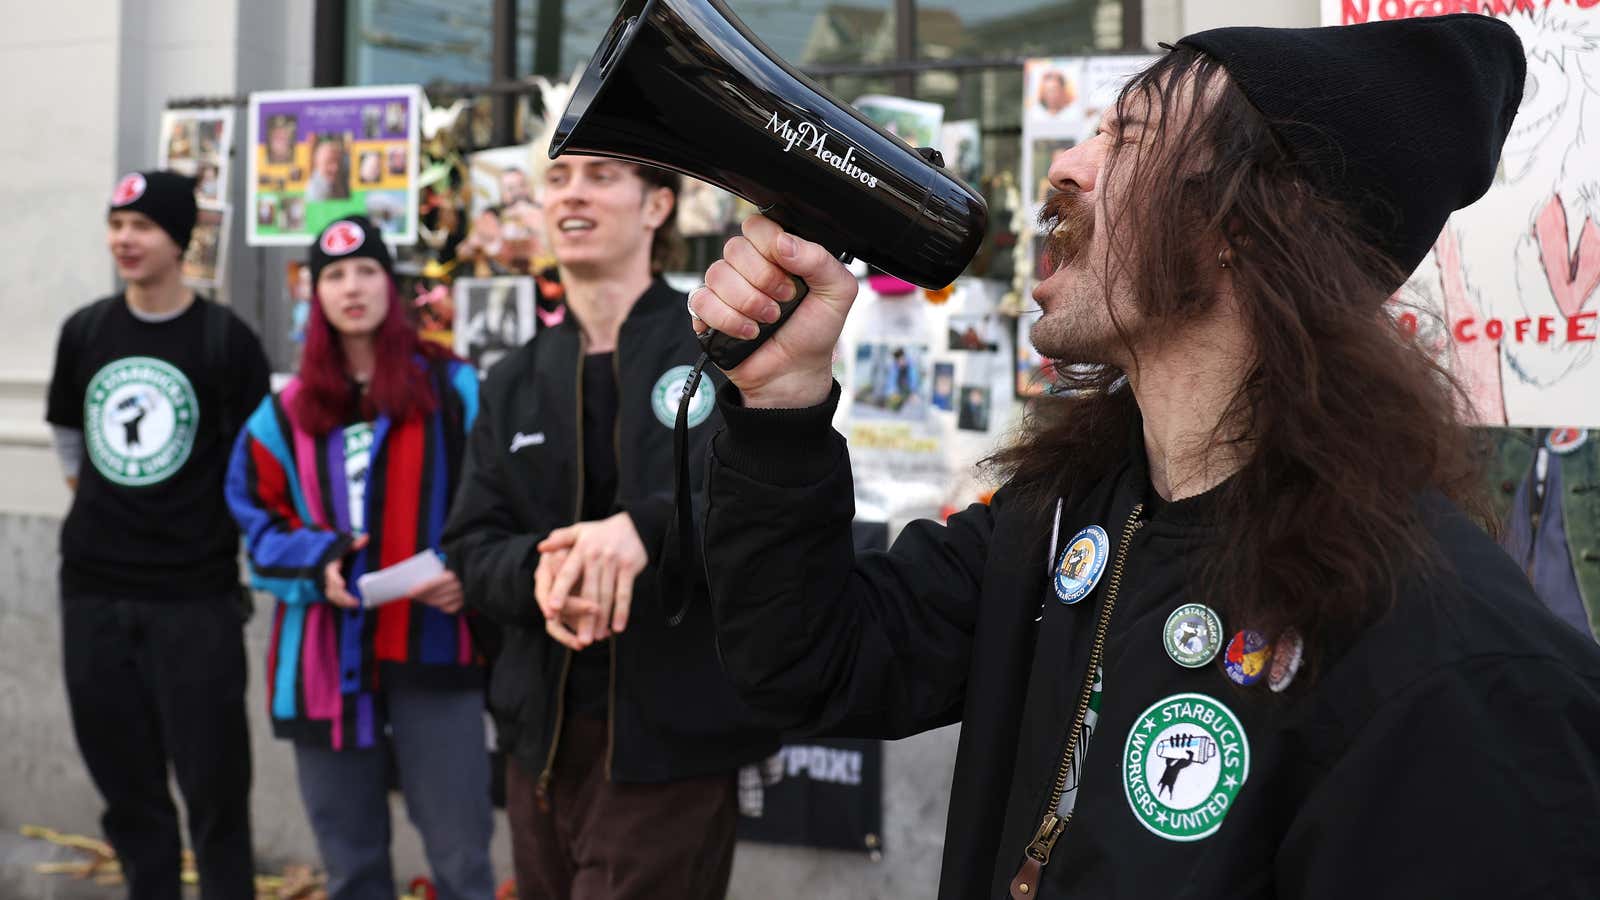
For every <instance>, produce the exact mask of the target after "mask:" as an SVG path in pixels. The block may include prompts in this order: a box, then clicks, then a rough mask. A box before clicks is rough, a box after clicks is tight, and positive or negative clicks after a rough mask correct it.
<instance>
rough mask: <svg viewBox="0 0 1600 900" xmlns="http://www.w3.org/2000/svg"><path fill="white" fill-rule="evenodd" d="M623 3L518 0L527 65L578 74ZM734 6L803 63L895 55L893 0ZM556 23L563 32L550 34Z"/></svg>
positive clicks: (521, 54) (734, 0)
mask: <svg viewBox="0 0 1600 900" xmlns="http://www.w3.org/2000/svg"><path fill="white" fill-rule="evenodd" d="M616 6H617V3H616V0H517V35H518V58H519V60H520V68H521V70H522V71H523V72H529V73H540V74H546V75H554V76H558V77H561V78H565V77H567V76H568V75H570V74H571V73H572V72H573V71H574V70H576V69H577V68H578V67H579V66H581V65H584V64H585V63H586V62H587V61H588V57H589V54H590V53H593V52H594V48H595V46H596V45H597V44H599V43H600V37H601V35H602V34H603V33H604V31H605V28H606V26H607V25H609V24H610V23H611V19H612V17H613V16H614V15H615V14H616ZM728 6H729V7H730V8H731V9H732V10H733V11H734V14H735V15H737V16H738V17H739V19H740V20H741V21H743V22H744V23H745V25H747V26H749V28H750V30H751V31H753V32H755V33H756V36H757V37H759V38H761V40H762V41H763V42H765V43H766V44H767V46H769V47H771V48H772V49H773V50H774V51H775V52H776V53H777V54H778V55H779V56H781V57H783V58H784V59H785V60H787V61H788V62H790V63H792V64H794V65H797V66H810V65H822V64H827V63H862V62H890V61H892V60H893V59H894V8H893V6H891V5H890V4H889V2H888V0H878V2H876V3H858V4H840V3H830V2H827V0H778V2H773V0H729V3H728ZM552 28H553V29H555V32H556V33H557V34H559V39H553V38H551V37H550V36H549V35H550V30H551V29H552Z"/></svg>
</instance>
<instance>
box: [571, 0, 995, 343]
mask: <svg viewBox="0 0 1600 900" xmlns="http://www.w3.org/2000/svg"><path fill="white" fill-rule="evenodd" d="M563 153H574V154H587V155H596V156H610V157H615V158H618V159H624V160H629V161H632V162H638V163H644V164H646V165H653V166H661V167H664V168H668V169H673V170H675V171H678V172H682V173H684V174H686V175H689V176H691V177H693V178H698V179H700V180H701V181H705V182H709V183H711V184H714V185H716V186H718V187H720V188H723V189H724V190H727V191H730V192H732V193H734V194H738V195H739V196H741V197H744V198H745V199H746V200H749V201H750V202H751V203H753V204H755V205H756V206H757V207H758V208H759V209H760V210H761V211H762V213H764V214H765V215H766V216H768V217H769V218H771V219H772V220H774V221H776V222H777V223H778V224H780V225H782V226H783V227H784V228H785V229H787V230H789V231H791V232H793V233H795V234H797V235H799V236H801V237H804V238H806V239H807V240H811V241H815V242H817V243H819V244H821V245H823V246H824V247H827V248H828V249H829V250H831V251H832V252H834V253H835V254H839V255H848V256H853V257H858V258H860V259H864V260H867V261H868V262H871V263H872V264H873V265H875V266H877V267H878V268H880V269H882V270H884V271H885V272H888V273H890V274H892V275H896V276H899V277H900V278H903V279H905V280H907V281H910V282H912V283H914V284H918V285H921V286H923V287H930V288H940V287H944V286H945V285H948V284H949V283H950V282H952V281H954V280H955V278H956V276H958V275H960V274H961V272H962V271H963V270H964V269H966V267H967V264H968V263H969V262H970V261H971V260H972V257H973V255H974V254H976V253H977V250H978V245H979V243H980V242H981V241H982V239H983V234H984V227H985V224H986V222H987V219H988V209H987V207H986V206H985V205H984V202H983V198H982V197H980V196H979V195H978V194H977V193H976V192H975V191H973V190H972V189H971V188H970V187H968V186H967V185H965V184H962V183H961V182H960V181H959V180H957V179H956V178H954V177H953V176H951V175H950V174H948V173H946V172H945V171H944V170H943V169H942V168H940V167H939V166H938V165H936V164H934V162H930V160H929V158H925V157H924V156H923V155H922V153H919V151H917V150H914V149H912V148H911V147H909V146H907V145H906V144H905V143H904V142H902V141H901V140H900V139H899V138H896V137H894V136H893V135H891V134H889V133H888V132H886V131H884V130H883V129H881V128H879V127H878V126H877V125H876V124H874V123H873V122H871V121H870V120H868V119H867V118H865V117H864V116H862V115H861V114H860V113H858V112H856V111H855V110H854V109H852V108H850V107H849V106H848V105H846V104H843V103H840V102H839V101H838V100H836V99H834V98H833V97H832V96H830V95H829V94H828V93H827V92H826V91H824V90H823V89H822V88H821V87H819V86H817V85H816V84H814V83H812V82H811V81H810V80H809V79H807V78H806V77H805V76H804V75H801V74H800V73H799V72H796V71H795V70H794V69H792V68H791V67H790V66H789V65H788V64H787V63H785V62H784V61H783V60H782V59H780V58H779V57H778V56H777V55H776V54H774V53H773V52H772V51H771V50H770V49H768V48H767V46H766V45H765V44H763V43H762V42H761V41H760V39H758V38H757V37H755V35H753V34H751V33H750V31H749V29H748V28H746V27H745V26H744V24H743V23H742V22H740V21H739V20H738V18H737V17H736V16H735V15H734V14H733V13H732V12H730V11H729V10H728V8H727V7H726V6H724V5H723V4H722V2H721V0H627V2H626V3H624V4H623V6H622V9H621V10H620V11H619V12H618V13H617V16H616V19H615V20H614V21H613V22H612V23H611V26H610V28H608V29H607V30H606V34H605V36H604V38H602V40H601V43H600V46H599V48H598V49H597V50H596V52H595V55H594V57H593V58H592V59H591V60H590V62H589V66H588V68H587V70H585V72H584V73H583V76H582V78H580V79H579V82H578V84H577V86H576V87H575V88H574V89H573V92H572V100H571V103H570V104H569V105H568V106H567V109H566V112H565V114H564V115H563V116H562V118H561V121H560V123H559V124H558V125H557V128H556V132H555V137H554V139H553V140H552V141H551V143H550V155H551V157H555V156H558V155H560V154H563ZM928 155H929V157H931V158H932V159H934V160H937V155H936V154H933V153H931V152H929V153H928ZM797 287H798V288H799V291H798V295H797V296H796V298H795V299H794V300H792V301H789V302H787V303H784V304H781V307H782V314H781V316H780V318H779V319H778V321H777V322H775V323H773V324H770V325H761V326H760V328H761V331H760V334H759V335H758V336H757V337H756V338H754V339H752V340H748V341H743V340H737V339H734V338H730V337H728V336H726V335H721V334H716V333H714V332H708V333H707V337H708V340H707V341H706V350H707V353H708V354H709V355H710V356H711V359H712V361H713V362H715V363H716V364H717V365H718V366H720V367H722V368H724V369H729V368H732V367H734V366H736V365H738V364H739V363H740V362H742V361H743V360H744V359H745V358H746V357H747V356H749V355H750V353H752V352H754V351H755V349H756V347H758V346H760V345H761V343H762V342H763V341H765V340H766V339H767V337H769V336H770V335H771V334H772V333H773V332H774V331H776V330H777V329H778V328H779V327H781V326H782V324H783V323H784V322H785V321H787V320H788V317H789V315H790V314H791V313H792V312H793V310H794V309H795V307H796V306H797V305H798V304H799V302H800V299H801V298H802V297H804V295H805V289H804V285H797Z"/></svg>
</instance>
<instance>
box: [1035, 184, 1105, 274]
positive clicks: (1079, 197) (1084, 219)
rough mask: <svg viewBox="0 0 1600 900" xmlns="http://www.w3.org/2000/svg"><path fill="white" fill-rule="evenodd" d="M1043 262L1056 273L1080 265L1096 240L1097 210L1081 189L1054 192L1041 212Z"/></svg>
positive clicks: (1046, 198) (1045, 201) (1040, 226)
mask: <svg viewBox="0 0 1600 900" xmlns="http://www.w3.org/2000/svg"><path fill="white" fill-rule="evenodd" d="M1039 230H1040V231H1042V232H1043V234H1044V261H1045V265H1046V267H1047V268H1048V269H1049V270H1050V271H1051V272H1055V271H1057V270H1058V269H1060V268H1062V267H1063V266H1068V265H1071V264H1073V263H1075V262H1077V261H1078V260H1079V259H1080V258H1081V257H1082V256H1083V254H1084V251H1086V250H1088V249H1089V240H1090V239H1091V238H1093V237H1094V207H1093V206H1091V205H1090V204H1089V201H1087V200H1085V199H1084V198H1083V192H1082V191H1078V190H1065V191H1051V192H1050V194H1049V196H1047V197H1045V199H1044V205H1043V207H1042V208H1041V209H1040V210H1039Z"/></svg>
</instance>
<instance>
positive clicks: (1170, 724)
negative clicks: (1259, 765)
mask: <svg viewBox="0 0 1600 900" xmlns="http://www.w3.org/2000/svg"><path fill="white" fill-rule="evenodd" d="M1249 776H1250V740H1249V738H1248V737H1247V736H1246V735H1245V733H1244V726H1243V725H1241V724H1240V722H1239V717H1238V716H1236V715H1234V714H1233V710H1231V709H1229V708H1228V707H1227V705H1226V704H1224V703H1222V701H1220V700H1217V699H1216V698H1214V697H1208V696H1206V695H1205V694H1173V695H1172V696H1170V697H1168V698H1166V699H1164V700H1158V701H1156V702H1155V703H1153V704H1151V705H1150V707H1149V708H1148V709H1146V710H1145V711H1144V712H1143V713H1141V714H1140V715H1139V718H1138V719H1136V720H1135V721H1134V723H1133V727H1132V728H1131V729H1129V731H1128V740H1127V743H1125V744H1124V745H1123V748H1122V786H1123V788H1124V790H1125V791H1126V792H1127V796H1128V806H1129V807H1130V808H1131V810H1132V812H1133V815H1134V817H1135V818H1137V819H1138V820H1139V824H1141V825H1143V826H1144V827H1145V828H1147V829H1149V830H1150V831H1151V832H1152V833H1153V834H1155V835H1156V836H1157V837H1162V838H1166V839H1167V840H1169V841H1198V840H1200V839H1202V838H1206V837H1210V836H1211V835H1213V834H1215V833H1216V831H1217V829H1218V828H1220V827H1222V820H1223V818H1224V817H1226V816H1227V814H1228V810H1229V809H1231V808H1232V807H1233V801H1234V799H1235V798H1236V797H1238V796H1239V790H1240V789H1241V788H1243V787H1244V782H1245V779H1246V778H1248V777H1249Z"/></svg>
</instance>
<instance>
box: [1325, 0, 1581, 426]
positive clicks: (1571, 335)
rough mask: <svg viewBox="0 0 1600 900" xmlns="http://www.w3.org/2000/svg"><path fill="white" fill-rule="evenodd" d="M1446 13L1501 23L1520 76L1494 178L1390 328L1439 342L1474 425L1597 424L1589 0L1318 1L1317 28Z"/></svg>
mask: <svg viewBox="0 0 1600 900" xmlns="http://www.w3.org/2000/svg"><path fill="white" fill-rule="evenodd" d="M1456 12H1476V13H1484V14H1487V15H1493V16H1495V17H1497V18H1500V19H1503V20H1504V21H1506V22H1507V23H1509V24H1510V25H1511V27H1512V28H1513V29H1515V30H1516V32H1517V36H1518V37H1520V38H1521V39H1522V45H1523V47H1524V48H1525V50H1526V51H1527V54H1528V76H1527V83H1526V87H1525V89H1524V91H1523V95H1522V105H1521V107H1520V108H1519V109H1518V111H1517V117H1516V121H1515V122H1514V123H1513V125H1512V127H1511V133H1510V135H1509V136H1508V137H1507V139H1506V143H1505V149H1504V151H1503V152H1502V154H1501V158H1500V171H1499V173H1498V174H1497V175H1496V176H1495V184H1494V186H1493V187H1491V188H1490V189H1489V193H1488V194H1487V195H1485V196H1484V198H1483V199H1482V200H1479V201H1478V202H1477V203H1474V204H1473V205H1472V206H1469V207H1467V208H1466V209H1463V210H1461V211H1459V212H1457V213H1456V214H1455V215H1454V216H1452V217H1451V219H1450V222H1449V223H1448V224H1447V225H1446V226H1445V228H1444V232H1443V233H1442V234H1440V235H1439V240H1438V242H1437V243H1435V244H1434V248H1433V252H1432V253H1431V254H1429V256H1428V258H1427V259H1425V260H1423V262H1422V265H1421V266H1420V267H1418V269H1417V271H1416V272H1415V273H1414V274H1413V275H1412V277H1411V281H1410V282H1409V284H1408V285H1407V290H1406V291H1405V294H1407V295H1408V297H1407V299H1409V300H1411V301H1412V302H1414V303H1416V304H1418V305H1419V306H1421V307H1422V312H1423V315H1421V316H1417V315H1416V314H1415V313H1412V314H1410V315H1407V314H1405V313H1402V319H1401V321H1402V324H1403V325H1405V326H1407V327H1416V328H1419V329H1420V330H1421V334H1422V336H1423V338H1424V339H1425V340H1426V339H1428V338H1429V337H1430V336H1431V337H1432V338H1433V340H1434V341H1435V342H1436V343H1437V346H1438V347H1439V348H1440V350H1441V351H1447V352H1448V357H1449V364H1450V368H1451V371H1452V372H1453V373H1454V374H1455V375H1456V376H1457V377H1458V378H1460V379H1461V380H1462V381H1463V382H1464V384H1465V385H1466V387H1467V389H1468V392H1469V395H1470V400H1471V402H1472V405H1473V410H1472V413H1473V416H1474V418H1475V420H1476V421H1478V422H1480V423H1482V424H1485V425H1506V424H1509V425H1516V426H1527V427H1539V426H1580V427H1589V428H1593V427H1597V426H1600V362H1597V361H1596V358H1595V357H1596V346H1595V345H1596V343H1597V340H1596V339H1597V337H1600V321H1597V319H1600V3H1596V2H1592V0H1481V2H1480V0H1429V2H1399V0H1322V21H1323V23H1324V24H1327V25H1344V24H1356V23H1360V22H1375V21H1382V20H1388V19H1399V18H1413V17H1417V16H1421V15H1430V14H1437V13H1456ZM1430 318H1432V319H1433V320H1434V321H1433V322H1431V323H1430V322H1428V321H1427V320H1428V319H1430Z"/></svg>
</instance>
